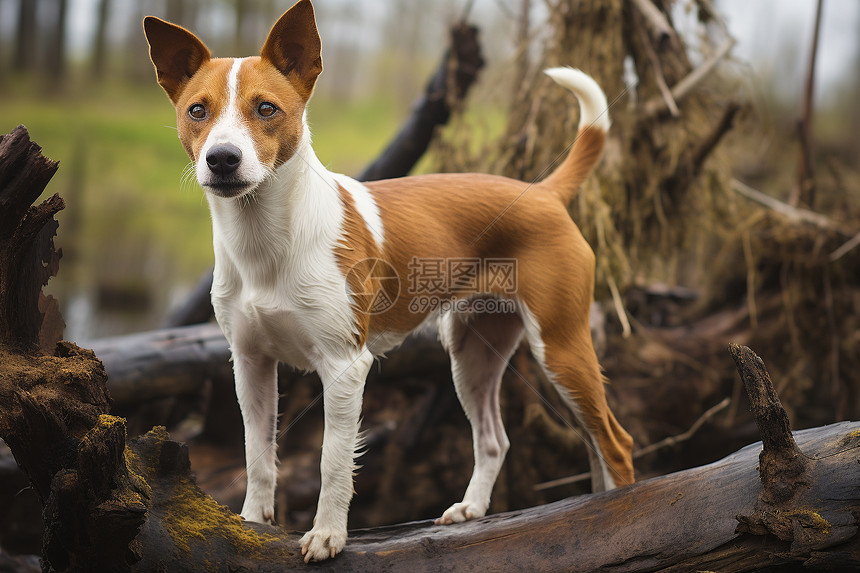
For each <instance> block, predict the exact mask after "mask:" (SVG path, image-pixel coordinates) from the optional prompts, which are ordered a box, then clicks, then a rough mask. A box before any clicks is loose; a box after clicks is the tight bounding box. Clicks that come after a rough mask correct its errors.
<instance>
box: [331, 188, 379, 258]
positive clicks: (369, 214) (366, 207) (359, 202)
mask: <svg viewBox="0 0 860 573" xmlns="http://www.w3.org/2000/svg"><path fill="white" fill-rule="evenodd" d="M332 177H333V178H334V180H335V181H336V182H338V183H340V185H341V186H342V187H343V188H344V189H346V190H347V192H348V193H349V194H350V196H351V197H352V201H353V202H354V203H355V208H356V210H357V211H358V214H359V215H361V218H362V219H363V220H364V224H365V226H367V228H368V229H369V230H370V234H371V235H373V239H374V240H375V241H376V246H377V247H379V248H380V249H382V243H383V241H384V240H385V233H384V229H383V226H382V217H380V216H379V205H377V204H376V199H374V198H373V195H372V194H371V193H370V189H368V188H367V186H365V185H363V184H362V183H360V182H359V181H356V180H355V179H353V178H352V177H348V176H346V175H341V174H340V173H332Z"/></svg>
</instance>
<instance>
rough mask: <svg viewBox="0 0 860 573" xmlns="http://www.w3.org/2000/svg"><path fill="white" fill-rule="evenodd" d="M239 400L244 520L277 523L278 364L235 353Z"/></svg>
mask: <svg viewBox="0 0 860 573" xmlns="http://www.w3.org/2000/svg"><path fill="white" fill-rule="evenodd" d="M233 373H234V375H235V378H236V396H237V397H238V399H239V407H240V408H241V410H242V420H243V421H244V423H245V466H246V468H247V474H248V488H247V490H246V492H245V503H244V505H243V506H242V517H244V518H245V519H246V520H248V521H256V522H260V523H271V522H272V521H274V520H275V485H276V482H277V463H278V452H277V449H278V448H277V444H276V443H275V431H276V429H277V418H278V416H277V414H278V371H277V362H276V361H275V360H273V359H272V358H268V357H266V356H263V355H260V354H252V353H244V352H237V351H234V352H233Z"/></svg>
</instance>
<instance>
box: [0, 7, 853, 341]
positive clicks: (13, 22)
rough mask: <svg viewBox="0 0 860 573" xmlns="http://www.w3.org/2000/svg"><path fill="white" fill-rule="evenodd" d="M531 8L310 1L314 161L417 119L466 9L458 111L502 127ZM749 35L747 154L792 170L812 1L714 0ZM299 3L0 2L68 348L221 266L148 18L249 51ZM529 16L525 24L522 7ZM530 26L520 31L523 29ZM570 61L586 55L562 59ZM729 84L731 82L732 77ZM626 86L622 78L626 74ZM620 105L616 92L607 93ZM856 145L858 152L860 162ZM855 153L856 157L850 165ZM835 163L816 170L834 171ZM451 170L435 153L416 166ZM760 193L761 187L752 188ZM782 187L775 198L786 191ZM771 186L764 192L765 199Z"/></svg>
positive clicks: (544, 12)
mask: <svg viewBox="0 0 860 573" xmlns="http://www.w3.org/2000/svg"><path fill="white" fill-rule="evenodd" d="M553 4H555V2H547V3H544V2H540V1H534V2H527V1H525V2H524V1H523V0H479V1H477V2H475V1H474V0H442V1H439V2H411V1H409V0H386V1H383V2H372V1H361V0H329V1H324V2H317V3H316V11H317V14H318V21H319V26H320V31H321V34H322V36H323V38H324V61H325V72H324V74H323V76H322V77H321V79H320V82H319V84H318V88H317V91H316V95H315V98H314V100H313V102H312V105H311V110H310V119H311V122H312V128H313V133H314V142H315V146H316V149H317V152H318V154H319V155H320V157H321V159H322V160H323V161H324V163H325V164H326V165H328V166H329V168H331V169H333V170H336V171H340V172H344V173H348V174H353V173H356V172H358V171H359V170H360V169H361V167H362V166H364V165H365V164H366V163H367V162H368V161H369V160H370V159H372V158H373V157H374V156H375V155H376V154H377V153H378V152H379V151H380V150H381V149H382V147H383V146H384V144H385V142H386V141H387V139H388V138H390V137H391V136H392V135H393V133H394V132H395V130H396V128H397V126H398V125H399V123H400V122H401V121H402V120H403V118H404V117H405V116H406V115H407V114H408V111H409V108H410V105H411V103H412V102H413V101H414V99H415V98H416V97H417V96H418V95H419V94H420V92H421V89H422V87H423V85H424V83H425V82H426V80H427V77H428V74H429V73H430V72H431V71H432V70H433V68H434V66H435V65H436V63H437V61H438V60H439V58H440V57H441V53H442V52H443V50H444V46H445V44H446V41H447V38H446V36H447V29H448V26H449V25H450V24H452V23H453V22H454V21H455V20H456V19H458V18H459V17H461V15H463V14H465V13H468V18H469V20H470V21H472V22H475V23H477V24H478V25H479V27H480V31H481V42H482V45H483V50H484V54H485V57H486V59H487V60H488V64H487V67H486V69H485V70H484V71H483V73H482V75H481V77H480V83H479V85H478V87H477V88H476V89H475V90H474V91H473V93H472V95H471V99H470V102H469V103H467V105H466V106H464V115H465V116H466V122H465V123H466V124H467V125H468V129H470V130H478V132H479V133H478V134H471V136H470V137H471V138H472V140H473V141H477V140H480V141H483V142H487V141H492V140H493V139H494V138H497V137H498V136H499V135H500V134H501V133H502V132H503V130H504V124H505V118H506V114H507V112H508V109H509V107H510V105H511V98H512V94H514V93H516V90H512V89H511V83H512V82H514V81H518V80H519V79H520V78H519V77H518V76H517V74H518V73H519V72H518V70H519V69H520V66H519V64H517V61H518V58H522V57H523V54H521V53H520V51H518V50H519V48H518V46H519V44H520V43H522V41H523V37H526V38H527V39H528V44H529V45H528V46H527V53H526V54H525V56H526V57H528V58H531V59H532V60H535V61H539V59H540V58H539V56H540V54H539V52H540V50H541V46H542V42H544V40H545V39H546V35H547V29H548V28H547V19H548V17H549V16H548V14H549V8H548V6H552V5H553ZM686 4H687V3H685V2H678V3H677V4H676V5H675V13H676V14H675V17H676V19H677V20H678V26H679V32H681V33H682V34H683V35H684V37H685V38H686V39H688V41H690V43H691V45H693V46H695V45H696V43H697V40H696V36H697V34H699V33H700V30H699V29H698V27H699V24H698V23H697V22H696V19H695V16H694V15H692V13H691V11H690V9H689V6H687V7H685V5H686ZM713 4H714V7H715V8H716V9H717V10H718V11H721V12H722V13H725V14H727V15H728V18H727V21H728V25H729V31H730V33H731V34H732V35H734V36H735V37H737V38H739V39H740V42H739V43H738V45H737V47H736V48H735V50H734V51H733V53H732V54H731V59H730V61H731V62H732V63H733V66H732V73H731V74H730V80H729V81H732V82H736V83H737V84H738V89H739V90H744V92H745V93H744V97H745V98H746V99H747V100H748V101H750V102H752V103H753V105H754V106H755V108H754V112H753V113H754V114H755V116H756V117H755V128H756V129H758V131H757V132H756V134H755V138H756V139H757V141H758V143H759V144H760V146H759V147H758V148H751V149H750V150H749V153H745V154H742V155H744V156H745V157H746V158H747V159H748V160H749V161H747V163H752V162H759V163H763V162H771V163H775V164H783V163H782V162H783V161H785V162H786V163H784V165H785V166H786V169H785V170H784V171H785V174H789V172H790V171H791V170H792V167H791V166H793V164H794V155H793V153H794V150H792V149H791V148H790V145H791V139H792V138H793V137H794V133H795V128H794V122H795V120H796V119H797V115H798V110H799V108H800V97H801V92H802V84H803V74H804V69H805V66H806V63H807V60H808V51H809V45H810V44H811V34H812V29H813V22H814V15H815V1H814V0H791V1H789V2H778V1H761V2H755V3H753V4H752V5H750V4H749V3H748V2H741V1H737V0H716V1H715V2H714V3H713ZM290 5H291V1H290V0H212V1H205V2H204V1H202V0H162V1H157V0H147V1H141V2H139V1H135V0H0V130H2V131H3V132H4V133H6V132H8V131H9V130H11V129H12V128H13V127H14V126H15V125H18V124H19V123H23V124H25V125H26V126H27V127H28V128H29V130H30V132H31V135H32V136H33V138H34V140H35V141H37V142H38V143H40V145H42V146H43V147H44V148H45V150H46V153H47V154H48V155H49V156H50V157H52V158H55V159H58V160H59V161H60V162H61V165H62V168H61V170H60V172H59V174H58V175H57V176H56V178H55V179H54V183H53V187H54V190H55V191H60V192H62V193H63V194H64V195H65V196H66V197H67V198H68V199H69V204H70V206H69V208H68V209H67V210H66V211H65V212H64V213H63V214H62V215H61V217H62V219H61V221H62V224H63V231H62V239H63V251H64V254H65V258H64V260H63V272H62V273H61V274H60V276H59V277H58V278H57V279H56V280H55V281H53V282H52V283H51V286H50V289H51V290H52V291H54V292H58V293H59V294H60V295H61V296H60V298H61V300H62V301H63V306H64V314H65V317H66V321H67V323H68V328H69V330H68V331H67V334H68V336H69V337H70V338H72V339H76V340H80V339H91V338H96V337H100V336H106V335H111V334H119V333H126V332H134V331H138V330H141V329H146V328H153V327H156V326H158V325H159V320H160V317H162V316H164V314H165V312H166V310H167V309H168V308H169V307H170V306H171V305H172V304H175V303H176V302H177V301H180V300H181V299H182V298H183V296H184V295H185V294H186V293H187V291H188V289H189V288H190V287H191V285H193V283H194V281H195V279H196V277H197V276H199V275H200V273H201V272H202V271H203V270H205V269H206V268H207V267H208V266H209V265H211V263H212V253H211V249H210V231H209V224H208V213H207V210H206V208H205V206H204V205H203V201H202V194H201V192H200V190H199V189H198V188H196V187H194V186H193V185H185V186H181V185H180V175H181V173H182V169H183V168H184V167H185V165H186V158H185V155H184V154H183V153H181V148H180V146H179V145H178V144H177V142H176V140H175V130H174V128H173V125H174V123H175V122H174V118H173V111H172V108H171V107H170V106H169V104H168V103H167V101H166V99H165V98H164V97H163V94H161V93H160V92H159V89H158V86H157V85H156V84H155V83H154V82H153V78H154V75H153V72H152V67H151V64H150V62H149V60H148V57H147V46H146V41H145V39H144V38H143V35H142V33H141V26H140V21H141V19H142V17H143V16H144V15H146V14H154V15H158V16H161V17H164V18H166V19H168V20H171V21H174V22H177V23H180V24H182V25H184V26H186V27H189V28H190V29H192V30H194V31H195V32H197V33H198V35H200V36H201V37H202V38H203V39H204V40H205V42H206V43H207V44H208V45H209V46H210V48H211V49H212V50H213V53H214V54H215V55H247V54H254V53H257V52H258V50H259V46H260V44H261V42H262V40H263V39H264V38H265V35H266V33H267V32H268V30H269V28H270V26H271V24H272V23H273V22H274V21H275V20H276V18H277V17H278V15H280V14H281V13H282V12H283V11H284V10H285V9H286V8H288V7H289V6H290ZM524 6H528V7H529V8H528V11H529V15H530V16H529V20H528V21H527V23H526V26H527V30H526V31H525V32H524V31H523V29H522V26H523V24H522V21H523V20H522V17H521V16H522V12H523V10H524ZM858 30H860V10H858V7H857V6H856V5H855V3H853V2H845V1H841V0H835V1H831V2H829V3H828V4H827V5H826V8H825V11H824V14H823V28H822V33H821V40H820V45H821V48H820V54H819V58H818V60H819V64H818V69H819V72H818V82H817V90H816V99H815V125H814V126H813V130H814V133H815V137H816V145H817V147H818V149H819V150H820V151H821V152H824V151H825V150H828V151H829V150H830V149H839V150H840V157H842V156H844V159H845V160H846V161H848V162H849V163H850V162H853V161H856V158H857V155H856V154H857V144H856V137H855V134H856V133H857V127H858V125H860V124H858V122H860V119H858V117H860V111H858V106H857V105H856V102H857V101H858V97H860V80H858V79H857V74H856V73H846V72H848V71H849V70H853V71H854V72H856V70H857V69H858V65H860V55H858V54H860V48H858V46H860V33H858ZM524 34H525V36H524ZM561 63H565V64H570V65H574V66H575V65H577V62H576V61H570V62H568V61H565V62H561ZM732 76H733V77H732ZM629 80H630V78H628V81H629ZM615 95H616V96H617V95H619V94H615ZM852 152H853V153H854V155H853V156H852V155H851V153H852ZM846 154H847V156H846ZM833 161H834V159H833V158H830V157H828V158H826V159H825V161H824V173H825V174H829V172H828V170H829V169H830V167H829V166H832V165H833ZM440 167H449V168H450V167H451V166H447V165H445V162H444V160H443V161H439V160H438V158H436V157H434V155H433V154H432V153H431V154H430V155H429V156H428V157H427V158H426V159H425V160H424V161H422V163H421V164H420V165H419V167H418V170H419V171H433V170H438V169H439V168H440ZM754 182H755V183H757V181H754ZM784 183H785V182H783V181H781V182H779V183H776V184H775V186H774V188H776V187H777V186H778V187H780V188H781V191H778V192H777V194H779V193H781V192H784V191H785V189H787V188H786V187H785V185H784ZM764 190H765V191H770V189H764Z"/></svg>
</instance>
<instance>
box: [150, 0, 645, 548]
mask: <svg viewBox="0 0 860 573" xmlns="http://www.w3.org/2000/svg"><path fill="white" fill-rule="evenodd" d="M144 29H145V32H146V37H147V40H148V41H149V45H150V57H151V58H152V62H153V63H154V64H155V69H156V73H157V75H158V83H159V84H161V86H162V87H163V88H164V91H165V92H167V95H168V97H169V98H170V100H171V101H172V102H173V104H174V106H175V107H176V120H177V127H178V130H179V139H180V141H181V142H182V145H183V146H184V147H185V150H186V152H187V153H188V155H189V156H190V157H191V159H192V160H193V161H194V163H195V165H196V167H195V169H196V175H197V180H198V182H199V183H200V185H201V186H202V187H203V188H204V189H205V190H206V198H207V199H208V203H209V208H210V210H211V215H212V228H213V242H214V249H215V281H214V285H213V287H212V303H213V306H214V307H215V314H216V317H217V319H218V323H219V324H220V325H221V328H222V330H223V331H224V335H225V336H226V337H227V340H228V341H229V343H230V348H231V351H232V355H233V363H234V371H235V378H236V394H237V395H238V398H239V405H240V406H241V409H242V416H243V418H244V424H245V455H246V463H247V473H248V487H247V493H246V497H245V503H244V506H243V508H242V516H243V517H244V518H245V519H247V520H249V521H260V522H270V521H272V520H273V518H274V515H275V514H274V492H275V481H276V476H277V472H276V465H277V455H276V449H277V448H276V445H275V432H276V419H277V411H276V409H277V403H278V390H277V378H276V365H277V364H278V362H286V363H288V364H290V365H292V366H294V367H297V368H301V369H305V370H309V371H310V370H313V371H316V372H317V373H318V374H319V376H320V378H321V379H322V384H323V388H324V395H323V400H324V405H325V435H324V438H323V446H322V461H321V467H320V472H321V478H322V481H321V489H320V496H319V503H318V506H317V514H316V519H315V520H314V526H313V528H312V529H311V531H310V532H308V533H307V534H306V535H305V536H304V537H303V538H302V540H301V545H302V553H303V554H304V555H305V560H306V561H310V560H322V559H326V558H329V557H333V556H334V555H335V554H337V553H338V552H339V551H341V550H342V549H343V547H344V544H345V543H346V537H347V512H348V509H349V503H350V500H351V498H352V494H353V486H352V476H353V472H354V471H355V469H356V465H355V459H356V455H357V454H356V450H357V448H358V445H359V441H360V440H359V435H358V428H359V416H360V414H361V403H362V393H363V388H364V381H365V377H366V375H367V373H368V370H369V369H370V367H371V364H372V363H373V361H374V357H376V356H381V355H382V354H383V353H384V352H386V351H387V350H389V349H391V348H393V347H395V346H397V345H398V344H399V343H400V342H401V341H402V340H403V339H404V338H405V337H406V336H407V335H408V334H409V333H410V332H411V331H413V330H415V329H416V328H418V327H419V326H421V325H422V324H425V323H426V322H427V321H429V320H436V321H438V328H439V336H440V339H441V341H442V344H443V345H444V346H445V347H446V348H447V350H448V352H449V353H450V355H451V364H452V371H453V377H454V384H455V385H456V389H457V394H458V395H459V397H460V401H461V402H462V405H463V409H464V410H465V412H466V415H467V417H468V418H469V421H470V422H471V424H472V432H473V439H474V450H475V467H474V472H473V474H472V478H471V481H470V482H469V486H468V488H467V489H466V493H465V495H464V497H463V500H462V501H461V502H459V503H455V504H453V505H452V506H451V507H450V508H449V509H447V510H446V511H445V512H444V513H443V514H442V516H441V517H440V518H439V519H437V520H436V523H437V524H450V523H456V522H461V521H464V520H467V519H474V518H477V517H481V516H483V515H484V514H485V513H486V511H487V507H488V506H489V502H490V493H491V491H492V489H493V484H494V483H495V480H496V477H497V475H498V473H499V469H500V467H501V465H502V461H503V459H504V456H505V453H506V452H507V449H508V445H509V442H508V438H507V436H506V435H505V430H504V427H503V425H502V419H501V416H500V413H499V396H498V394H499V384H500V382H501V378H502V373H503V372H504V370H505V368H506V365H507V361H508V359H509V358H510V356H511V354H512V353H513V352H514V350H515V349H516V348H517V345H518V344H519V343H520V340H521V339H522V338H523V336H525V338H526V339H527V340H528V342H529V345H530V348H531V351H532V354H533V355H534V357H535V359H536V360H537V362H538V363H540V365H541V366H542V367H543V369H544V371H545V372H546V375H547V377H548V378H549V379H550V380H551V381H552V382H553V383H554V384H555V385H556V387H557V389H558V390H559V392H560V393H561V395H562V397H563V398H564V399H565V401H566V402H567V404H568V405H569V406H570V407H571V409H572V410H573V412H574V413H575V415H576V417H577V418H578V420H579V422H580V424H581V426H582V427H583V428H584V429H585V430H586V434H587V441H588V442H589V446H590V449H591V453H592V455H590V462H591V467H592V475H593V476H594V479H593V484H594V485H595V486H596V488H595V489H611V488H614V487H616V486H619V485H625V484H629V483H632V482H633V466H632V462H631V455H630V452H631V446H632V440H631V438H630V436H629V435H628V434H627V433H626V432H625V431H624V429H623V428H622V427H621V425H620V424H619V423H618V422H617V421H616V420H615V418H614V416H613V415H612V413H611V412H610V410H609V408H608V406H607V404H606V398H605V395H604V389H603V384H604V378H603V376H602V373H601V369H600V366H599V365H598V362H597V359H596V356H595V353H594V350H593V348H592V343H591V334H590V330H589V306H590V303H591V299H592V290H593V281H594V278H593V275H594V254H593V253H592V250H591V249H590V248H589V246H588V244H587V243H586V241H585V240H584V239H583V237H582V235H581V233H580V232H579V229H577V227H576V225H575V224H574V223H573V221H571V219H570V217H569V215H568V213H567V205H568V203H569V202H570V200H571V198H572V197H573V196H574V195H575V193H576V192H577V189H578V187H579V185H580V184H581V183H582V182H583V180H584V179H585V178H586V176H588V174H589V172H590V171H591V169H592V167H593V166H594V164H595V163H596V162H597V160H598V159H599V158H600V154H601V151H602V149H603V145H604V140H605V137H606V132H607V130H608V128H609V118H608V114H607V105H606V97H605V96H604V94H603V92H602V91H601V89H600V88H599V87H598V85H597V84H596V83H595V82H594V80H592V79H591V78H590V77H588V76H587V75H585V74H584V73H582V72H580V71H578V70H574V69H570V68H554V69H551V70H547V74H548V75H549V76H550V77H551V78H552V79H554V80H555V81H556V82H558V83H559V84H561V85H562V86H564V87H566V88H568V89H570V90H571V91H572V92H573V93H574V94H576V96H577V97H578V98H579V102H580V123H579V132H578V134H577V137H576V142H575V143H574V145H573V147H572V149H571V150H570V154H569V155H568V157H567V158H566V159H565V160H564V162H563V163H562V164H561V165H560V166H559V167H558V169H556V171H555V172H553V173H552V174H551V175H549V176H548V177H547V178H546V179H544V180H543V181H541V182H540V183H537V184H534V185H527V184H525V183H523V182H521V181H515V180H512V179H507V178H504V177H498V176H492V175H480V174H446V175H423V176H417V177H405V178H402V179H392V180H386V181H376V182H373V183H366V184H362V183H359V182H358V181H355V180H354V179H351V178H349V177H347V176H345V175H340V174H335V173H331V172H329V171H328V170H327V169H326V168H325V167H324V166H323V165H322V164H321V163H320V161H319V160H318V159H317V157H316V155H315V154H314V151H313V149H312V148H311V137H310V132H309V130H308V125H307V121H306V119H305V117H306V106H307V103H308V99H309V98H310V97H311V93H312V92H313V88H314V83H315V82H316V79H317V76H318V75H319V73H320V72H321V71H322V59H321V55H320V38H319V35H318V33H317V28H316V23H315V20H314V13H313V8H312V6H311V3H310V1H308V0H301V1H300V2H298V3H297V4H296V5H294V6H293V7H292V8H291V9H290V10H289V11H287V12H286V13H285V14H284V15H283V16H282V17H281V18H280V20H278V22H277V23H276V24H275V26H274V27H273V28H272V31H271V32H270V34H269V37H268V39H267V40H266V43H265V45H264V46H263V49H262V51H261V53H260V56H259V57H248V58H212V57H211V55H210V52H209V50H208V49H207V48H206V46H205V45H204V44H203V43H202V42H201V41H200V40H199V39H197V37H195V36H194V35H193V34H192V33H190V32H188V31H187V30H185V29H183V28H180V27H178V26H175V25H173V24H169V23H167V22H164V21H162V20H159V19H158V18H154V17H147V18H146V19H145V20H144ZM407 282H408V284H405V283H407ZM430 295H432V296H430Z"/></svg>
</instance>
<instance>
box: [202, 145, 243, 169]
mask: <svg viewBox="0 0 860 573" xmlns="http://www.w3.org/2000/svg"><path fill="white" fill-rule="evenodd" d="M241 162H242V150H240V149H239V148H238V147H236V146H235V145H233V144H231V143H220V144H218V145H213V146H212V147H211V148H210V149H209V151H208V152H207V153H206V165H208V166H209V169H211V170H212V172H213V173H215V175H218V176H220V177H224V176H225V175H230V174H231V173H233V172H234V171H236V169H238V168H239V163H241Z"/></svg>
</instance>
